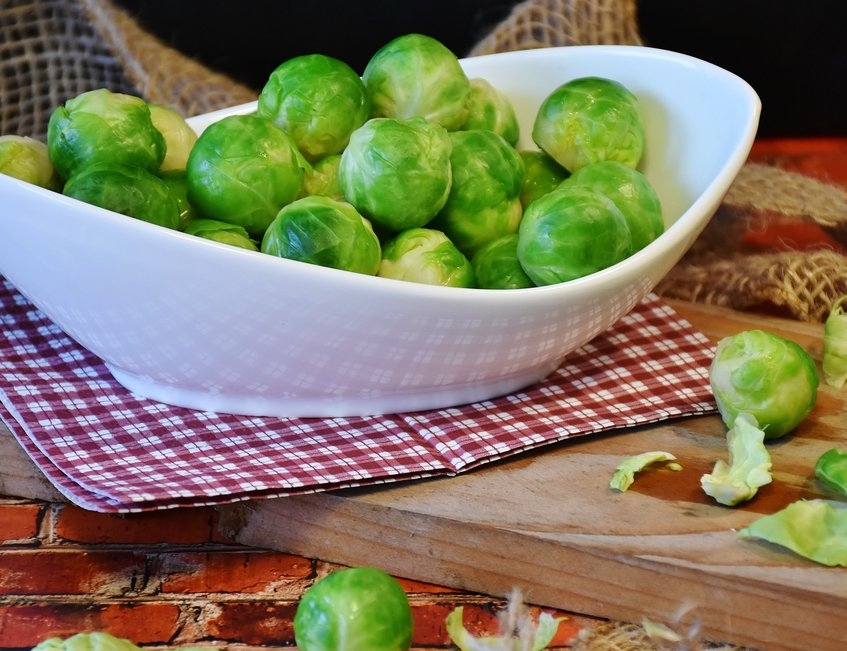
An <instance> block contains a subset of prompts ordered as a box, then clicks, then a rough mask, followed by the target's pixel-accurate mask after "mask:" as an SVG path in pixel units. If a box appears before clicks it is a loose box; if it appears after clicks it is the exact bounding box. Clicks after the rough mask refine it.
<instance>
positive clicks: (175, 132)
mask: <svg viewBox="0 0 847 651" xmlns="http://www.w3.org/2000/svg"><path fill="white" fill-rule="evenodd" d="M149 107H150V119H151V120H153V126H155V127H156V128H157V129H158V130H159V131H160V132H161V134H162V135H163V136H164V138H165V158H164V159H163V160H162V164H161V166H160V168H159V169H160V170H161V171H162V172H168V171H170V170H184V169H185V165H186V163H187V162H188V154H189V153H190V152H191V148H192V147H193V146H194V143H195V142H197V132H195V131H194V129H192V128H191V127H190V126H189V124H188V122H186V121H185V118H184V117H183V116H182V114H181V113H180V112H179V111H177V110H175V109H172V108H170V107H169V106H164V105H162V104H150V105H149Z"/></svg>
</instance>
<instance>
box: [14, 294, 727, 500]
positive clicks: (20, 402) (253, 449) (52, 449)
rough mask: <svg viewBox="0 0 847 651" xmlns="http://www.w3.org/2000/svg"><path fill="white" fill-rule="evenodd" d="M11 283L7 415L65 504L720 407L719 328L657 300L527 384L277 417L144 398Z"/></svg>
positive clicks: (278, 489)
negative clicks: (420, 404) (487, 393)
mask: <svg viewBox="0 0 847 651" xmlns="http://www.w3.org/2000/svg"><path fill="white" fill-rule="evenodd" d="M0 280H3V282H2V284H1V285H0V324H1V325H2V335H0V354H2V358H0V373H2V377H0V403H2V405H0V406H1V407H2V408H0V417H2V418H3V419H4V421H5V422H6V423H7V425H8V427H9V429H11V430H12V432H13V433H14V435H15V436H16V437H17V439H18V441H19V442H20V443H21V445H22V446H23V448H24V449H25V450H26V451H27V453H28V454H29V455H30V456H31V457H32V459H33V460H34V461H35V463H36V464H37V465H38V466H39V468H40V469H41V470H42V471H43V472H44V474H45V475H46V476H47V477H48V478H49V479H50V480H51V481H52V482H53V483H54V484H55V486H56V487H57V488H58V489H59V490H60V491H61V492H62V493H63V494H64V495H65V496H66V497H67V498H68V499H69V500H71V501H72V502H74V503H76V504H78V505H80V506H82V507H85V508H89V509H92V510H97V511H112V512H120V511H124V512H128V511H142V510H152V509H163V508H172V507H176V506H190V505H203V504H214V503H221V502H228V501H235V500H240V499H247V498H257V497H272V496H282V495H288V494H293V493H297V492H309V491H316V490H325V489H337V488H341V487H349V486H360V485H365V484H374V483H378V482H386V481H393V480H399V479H409V478H419V477H427V476H434V475H449V474H455V473H457V472H460V471H462V470H467V469H470V468H473V467H475V466H478V465H480V464H482V463H485V462H488V461H492V460H495V459H499V458H502V457H505V456H508V455H511V454H516V453H518V452H521V451H523V450H528V449H531V448H535V447H538V446H541V445H545V444H549V443H553V442H556V441H561V440H564V439H568V438H573V437H576V436H579V435H585V434H590V433H596V432H601V431H608V430H611V429H614V428H619V427H628V426H633V425H640V424H645V423H651V422H656V421H660V420H664V419H668V418H673V417H680V416H686V415H692V414H703V413H708V412H712V411H714V409H715V407H714V402H713V398H712V394H711V391H710V389H709V382H708V365H709V363H710V360H711V355H712V348H711V346H710V344H709V342H708V340H707V339H706V338H705V337H703V336H702V335H701V334H700V333H698V332H697V331H695V330H694V329H693V328H692V327H691V325H690V324H689V323H687V322H686V321H684V320H682V319H681V318H680V317H679V316H678V315H677V314H676V313H675V312H674V311H673V310H672V309H670V308H669V307H668V306H667V305H666V304H664V303H663V302H662V301H661V300H659V299H658V298H657V297H655V296H649V297H648V298H647V299H645V300H644V301H643V302H642V303H641V304H640V305H639V306H638V307H636V309H635V310H634V311H633V312H631V313H630V314H628V315H627V316H626V317H624V318H623V319H621V321H620V322H619V323H618V324H616V326H615V327H613V328H612V329H611V330H610V331H608V332H606V333H604V334H603V335H601V336H599V337H597V338H596V339H594V340H593V341H592V342H591V343H589V344H588V345H586V346H584V347H583V348H582V349H581V350H579V351H577V352H576V353H574V354H572V355H571V356H570V357H569V359H568V360H566V362H565V363H564V364H563V365H562V367H561V368H560V369H559V370H558V371H556V372H555V373H553V374H552V375H551V376H550V377H549V378H547V379H546V380H545V381H544V382H542V383H541V384H539V385H536V386H534V387H531V388H529V389H527V390H525V391H523V392H521V393H516V394H513V395H509V396H506V397H503V398H498V399H496V400H491V401H487V402H483V403H477V404H472V405H466V406H462V407H456V408H451V409H443V410H437V411H427V412H417V413H407V414H395V415H387V416H378V417H367V418H328V419H319V418H291V419H279V418H254V417H242V416H234V415H228V414H216V413H209V412H200V411H194V410H191V409H185V408H179V407H171V406H169V405H165V404H162V403H158V402H153V401H151V400H146V399H143V398H140V397H137V396H135V395H134V394H131V393H130V392H128V391H127V390H126V389H124V388H123V387H122V386H121V385H119V384H118V383H117V382H116V381H115V380H114V379H113V378H112V376H111V375H110V373H109V372H108V371H107V370H106V368H105V366H104V364H103V363H102V362H101V360H100V359H99V358H98V357H96V356H94V355H92V354H91V353H90V352H88V351H87V350H86V349H84V348H82V347H81V346H79V345H78V344H77V343H76V342H74V341H73V340H71V339H70V338H69V337H68V336H67V335H66V334H65V333H64V332H62V331H61V330H60V329H59V328H58V327H57V326H56V325H55V324H53V323H52V322H51V321H50V320H49V319H47V318H46V317H45V316H44V315H43V314H42V313H41V312H40V311H38V310H37V309H36V308H35V307H34V306H33V305H32V304H31V303H29V302H28V301H27V300H26V299H25V298H24V297H23V296H21V295H20V294H19V293H17V292H16V291H15V290H14V289H13V287H12V286H11V285H10V284H9V283H8V282H7V281H5V280H4V279H2V278H0Z"/></svg>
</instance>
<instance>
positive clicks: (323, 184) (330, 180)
mask: <svg viewBox="0 0 847 651" xmlns="http://www.w3.org/2000/svg"><path fill="white" fill-rule="evenodd" d="M340 165H341V154H333V155H332V156H326V157H325V158H321V159H320V160H319V161H317V162H316V163H315V164H314V165H310V166H309V167H308V168H307V169H306V171H305V174H304V176H303V194H304V196H305V195H316V194H319V195H321V196H324V197H331V198H332V199H338V200H343V199H344V195H343V194H341V188H340V187H338V168H339V166H340Z"/></svg>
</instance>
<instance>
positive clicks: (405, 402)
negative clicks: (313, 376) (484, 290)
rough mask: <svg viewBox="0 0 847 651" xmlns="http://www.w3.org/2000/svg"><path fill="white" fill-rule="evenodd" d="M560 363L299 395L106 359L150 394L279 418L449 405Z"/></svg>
mask: <svg viewBox="0 0 847 651" xmlns="http://www.w3.org/2000/svg"><path fill="white" fill-rule="evenodd" d="M558 366H559V362H555V363H552V364H547V365H545V366H543V367H540V368H534V369H531V370H529V371H525V372H522V373H518V374H516V375H512V376H508V377H498V378H496V379H493V380H491V381H489V382H470V383H465V384H454V385H445V386H436V387H422V388H417V389H415V390H409V391H403V392H398V391H393V392H391V393H379V394H376V393H374V394H367V393H362V394H352V393H351V394H347V395H299V396H298V395H292V394H290V393H287V394H279V395H273V396H272V395H250V394H243V393H241V394H239V393H237V392H231V391H227V392H226V393H217V392H212V391H203V390H199V389H197V390H192V389H185V388H181V387H178V386H174V385H172V384H165V383H161V382H157V381H156V380H154V379H152V378H150V377H148V376H142V375H137V374H134V373H130V372H127V371H124V370H122V369H120V368H117V367H115V366H112V365H111V364H108V363H106V367H107V368H108V369H109V372H110V373H111V374H112V376H113V377H114V378H115V380H117V381H118V383H119V384H121V385H122V386H123V387H124V388H125V389H127V390H128V391H131V392H132V393H134V394H136V395H137V396H141V397H143V398H147V399H149V400H155V401H157V402H163V403H165V404H168V405H171V406H174V407H185V408H188V409H195V410H198V411H207V412H215V413H226V414H237V415H240V416H257V417H261V416H264V417H273V418H337V417H366V416H379V415H383V414H396V413H406V412H415V411H428V410H434V409H446V408H447V407H455V406H458V405H466V404H471V403H475V402H482V401H485V400H491V399H493V398H497V397H500V396H504V395H508V394H510V393H515V392H517V391H520V390H521V389H525V388H527V387H529V386H530V385H532V384H535V383H536V382H540V381H541V380H543V379H544V378H546V377H547V376H548V375H550V373H552V372H553V371H554V370H556V368H558Z"/></svg>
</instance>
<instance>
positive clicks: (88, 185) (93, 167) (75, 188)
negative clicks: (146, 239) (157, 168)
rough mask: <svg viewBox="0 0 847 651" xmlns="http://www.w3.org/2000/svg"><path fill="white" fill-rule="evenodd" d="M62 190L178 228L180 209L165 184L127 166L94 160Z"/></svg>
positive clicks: (125, 213)
mask: <svg viewBox="0 0 847 651" xmlns="http://www.w3.org/2000/svg"><path fill="white" fill-rule="evenodd" d="M63 193H64V194H65V195H67V196H69V197H73V198H74V199H79V200H80V201H85V202H86V203H90V204H93V205H95V206H100V207H101V208H106V209H107V210H111V211H113V212H117V213H121V214H122V215H128V216H130V217H135V218H136V219H140V220H142V221H146V222H150V223H151V224H158V225H159V226H164V227H165V228H173V229H176V228H178V227H179V214H180V208H179V205H178V203H177V200H176V198H175V197H174V196H173V194H171V190H170V188H169V187H168V185H167V184H166V183H165V182H164V181H163V180H162V179H160V178H159V177H158V176H156V175H155V174H151V173H150V172H148V171H146V170H143V169H141V168H140V167H130V166H129V165H115V164H112V163H93V164H90V165H86V166H85V167H83V168H82V169H80V170H79V171H78V172H77V173H76V174H74V175H73V176H72V177H71V178H70V179H69V180H68V182H67V183H66V184H65V188H64V190H63Z"/></svg>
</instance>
